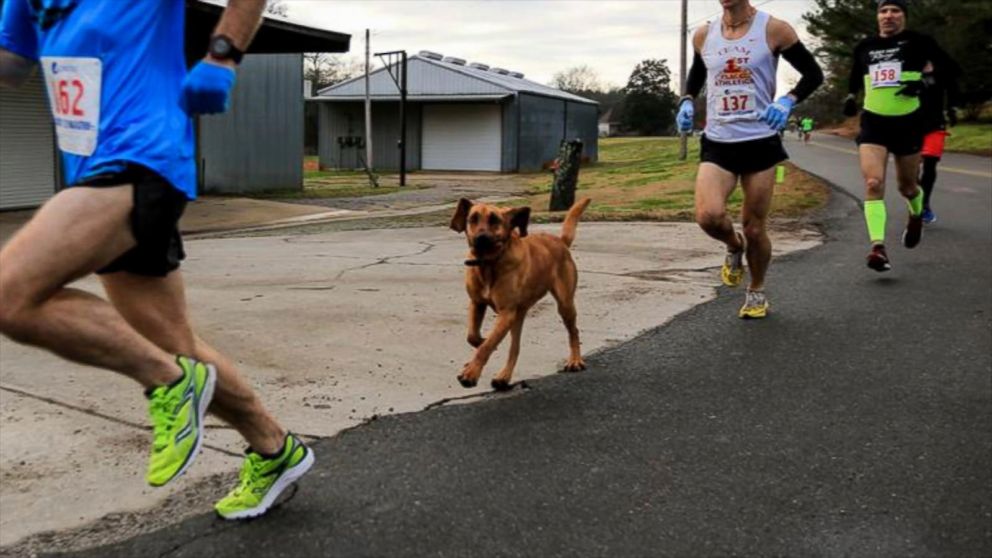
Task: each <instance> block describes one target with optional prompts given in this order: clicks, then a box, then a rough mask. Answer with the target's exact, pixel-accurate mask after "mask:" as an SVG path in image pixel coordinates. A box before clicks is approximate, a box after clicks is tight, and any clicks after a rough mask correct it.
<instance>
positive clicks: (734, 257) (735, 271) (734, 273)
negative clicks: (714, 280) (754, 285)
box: [720, 233, 744, 287]
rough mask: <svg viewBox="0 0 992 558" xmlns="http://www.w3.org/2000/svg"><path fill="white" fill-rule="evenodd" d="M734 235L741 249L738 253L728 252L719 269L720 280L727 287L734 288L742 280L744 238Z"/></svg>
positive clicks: (738, 234)
mask: <svg viewBox="0 0 992 558" xmlns="http://www.w3.org/2000/svg"><path fill="white" fill-rule="evenodd" d="M736 234H737V238H739V239H740V241H741V249H740V251H738V252H731V251H729V250H728V251H727V257H726V258H724V260H723V267H722V268H721V269H720V279H721V280H723V284H724V285H726V286H728V287H736V286H738V285H740V284H741V281H743V280H744V237H743V236H741V234H740V233H736Z"/></svg>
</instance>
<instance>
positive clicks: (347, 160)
mask: <svg viewBox="0 0 992 558" xmlns="http://www.w3.org/2000/svg"><path fill="white" fill-rule="evenodd" d="M318 104H319V105H320V111H319V120H318V127H319V137H318V139H319V146H318V153H319V155H320V166H321V167H322V168H336V169H357V168H362V163H361V160H360V159H359V153H361V156H362V157H363V158H364V157H365V149H364V148H357V147H342V146H341V145H340V144H339V143H338V139H337V138H338V137H357V138H361V139H362V140H363V141H364V139H365V105H364V104H363V103H359V102H354V103H352V102H335V103H328V102H318ZM406 112H407V121H406V143H407V151H406V168H407V170H418V169H420V129H421V125H420V124H421V115H422V112H421V107H420V105H419V104H417V103H407V106H406ZM399 137H400V106H399V103H393V102H386V101H383V102H373V103H372V164H373V167H374V168H375V169H378V170H398V169H399V168H400V150H399V148H398V147H397V143H396V142H397V141H398V140H399Z"/></svg>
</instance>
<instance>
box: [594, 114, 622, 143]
mask: <svg viewBox="0 0 992 558" xmlns="http://www.w3.org/2000/svg"><path fill="white" fill-rule="evenodd" d="M615 114H616V109H613V108H611V109H610V110H608V111H606V112H604V113H603V114H602V115H601V116H600V117H599V137H601V138H608V137H612V136H614V135H616V134H617V133H618V132H619V131H620V123H619V122H616V121H615V117H614V115H615Z"/></svg>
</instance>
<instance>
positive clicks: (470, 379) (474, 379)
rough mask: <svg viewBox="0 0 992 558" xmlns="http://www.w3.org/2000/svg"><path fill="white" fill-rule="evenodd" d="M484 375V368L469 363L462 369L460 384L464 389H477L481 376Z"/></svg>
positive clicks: (459, 378)
mask: <svg viewBox="0 0 992 558" xmlns="http://www.w3.org/2000/svg"><path fill="white" fill-rule="evenodd" d="M481 374H482V368H481V367H479V366H477V365H476V364H475V363H474V362H472V361H469V362H466V363H465V366H463V367H462V373H461V374H459V375H458V383H460V384H461V385H462V387H467V388H471V387H475V386H476V384H478V383H479V376H480V375H481Z"/></svg>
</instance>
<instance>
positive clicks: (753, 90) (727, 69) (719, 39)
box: [702, 11, 778, 143]
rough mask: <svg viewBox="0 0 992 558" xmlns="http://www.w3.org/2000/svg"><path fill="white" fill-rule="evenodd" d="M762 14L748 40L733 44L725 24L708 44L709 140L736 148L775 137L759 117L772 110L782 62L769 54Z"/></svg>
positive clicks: (715, 27)
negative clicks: (725, 36)
mask: <svg viewBox="0 0 992 558" xmlns="http://www.w3.org/2000/svg"><path fill="white" fill-rule="evenodd" d="M769 19H771V16H769V15H768V14H767V13H765V12H761V11H759V12H757V13H755V15H754V21H752V22H751V28H750V29H748V32H747V35H744V36H743V37H741V38H740V39H736V40H733V41H731V40H728V39H725V38H724V37H723V32H722V29H721V28H722V27H723V26H722V25H721V24H720V21H719V20H717V21H714V22H712V23H710V28H709V32H708V33H707V34H706V40H705V42H704V43H703V53H702V54H703V60H704V61H705V62H706V76H707V77H706V79H707V81H706V129H705V131H704V132H705V134H706V138H707V139H709V140H712V141H718V142H725V143H737V142H742V141H750V140H756V139H761V138H767V137H770V136H774V135H775V133H776V132H775V130H772V129H771V128H770V127H769V126H768V124H765V123H764V122H760V121H759V120H758V117H759V116H761V113H762V112H764V110H765V107H767V106H768V105H770V104H772V102H773V99H772V96H773V95H774V94H775V73H776V71H777V70H778V57H777V56H776V55H775V54H774V53H772V51H771V49H770V48H768V20H769Z"/></svg>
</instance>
